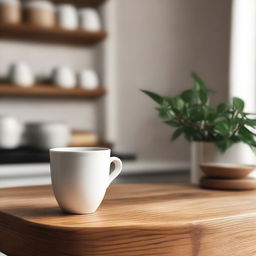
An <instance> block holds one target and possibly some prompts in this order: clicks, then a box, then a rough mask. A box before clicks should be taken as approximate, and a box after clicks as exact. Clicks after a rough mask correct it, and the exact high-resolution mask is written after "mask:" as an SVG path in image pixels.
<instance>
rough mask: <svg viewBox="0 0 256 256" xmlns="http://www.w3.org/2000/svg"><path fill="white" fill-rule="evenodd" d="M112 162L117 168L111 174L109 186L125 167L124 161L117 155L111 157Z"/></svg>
mask: <svg viewBox="0 0 256 256" xmlns="http://www.w3.org/2000/svg"><path fill="white" fill-rule="evenodd" d="M111 163H114V165H115V169H114V170H113V171H112V172H111V174H110V175H109V181H108V186H109V185H110V183H111V182H112V181H113V180H114V179H115V178H116V177H117V176H118V175H119V174H120V172H121V171H122V167H123V164H122V161H121V160H120V159H119V158H118V157H115V156H113V157H110V164H111Z"/></svg>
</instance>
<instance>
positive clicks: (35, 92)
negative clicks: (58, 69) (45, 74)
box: [0, 84, 106, 98]
mask: <svg viewBox="0 0 256 256" xmlns="http://www.w3.org/2000/svg"><path fill="white" fill-rule="evenodd" d="M105 93H106V91H105V89H104V88H102V87H99V88H97V89H94V90H85V89H81V88H78V87H77V88H74V89H62V88H59V87H56V86H54V85H40V84H37V85H34V86H33V87H29V88H23V87H18V86H15V85H11V84H0V96H29V97H30V96H39V97H77V98H97V97H101V96H103V95H104V94H105Z"/></svg>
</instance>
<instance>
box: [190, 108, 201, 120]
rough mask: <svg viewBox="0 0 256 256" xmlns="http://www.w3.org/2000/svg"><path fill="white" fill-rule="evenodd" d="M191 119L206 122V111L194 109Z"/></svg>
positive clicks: (191, 111) (191, 112)
mask: <svg viewBox="0 0 256 256" xmlns="http://www.w3.org/2000/svg"><path fill="white" fill-rule="evenodd" d="M190 118H191V120H192V121H202V120H204V111H203V109H202V108H198V107H197V108H193V109H191V110H190Z"/></svg>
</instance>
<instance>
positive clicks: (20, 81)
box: [9, 62, 35, 87]
mask: <svg viewBox="0 0 256 256" xmlns="http://www.w3.org/2000/svg"><path fill="white" fill-rule="evenodd" d="M9 80H10V81H11V83H13V84H15V85H18V86H22V87H30V86H32V85H33V84H34V82H35V79H34V75H33V73H32V71H31V69H30V67H29V66H28V65H27V64H26V63H24V62H17V63H14V64H12V65H11V66H10V69H9Z"/></svg>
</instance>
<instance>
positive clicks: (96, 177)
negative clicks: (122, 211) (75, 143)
mask: <svg viewBox="0 0 256 256" xmlns="http://www.w3.org/2000/svg"><path fill="white" fill-rule="evenodd" d="M50 162H51V179H52V185H53V191H54V194H55V197H56V200H57V202H58V204H59V206H60V208H62V209H63V211H65V212H69V213H75V214H88V213H93V212H95V211H96V210H97V209H98V207H99V205H100V204H101V202H102V200H103V198H104V195H105V192H106V189H107V188H108V186H109V185H110V183H111V182H112V181H113V180H114V179H115V178H116V177H117V176H118V175H119V174H120V172H121V170H122V162H121V160H120V159H119V158H117V157H110V149H108V148H54V149H51V150H50ZM111 163H114V165H115V168H114V170H113V171H112V172H111V173H110V165H111Z"/></svg>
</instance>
